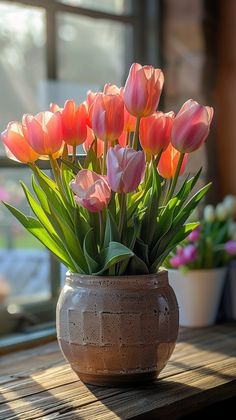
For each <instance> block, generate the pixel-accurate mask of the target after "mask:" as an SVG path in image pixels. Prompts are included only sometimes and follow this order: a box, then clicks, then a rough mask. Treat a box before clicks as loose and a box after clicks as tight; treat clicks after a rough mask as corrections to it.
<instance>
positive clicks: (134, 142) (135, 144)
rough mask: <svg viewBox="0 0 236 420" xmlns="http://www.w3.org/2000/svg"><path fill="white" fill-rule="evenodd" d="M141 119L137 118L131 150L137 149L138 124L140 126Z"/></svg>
mask: <svg viewBox="0 0 236 420" xmlns="http://www.w3.org/2000/svg"><path fill="white" fill-rule="evenodd" d="M140 120H141V117H137V120H136V126H135V133H134V140H133V149H134V150H137V149H138V139H139V124H140Z"/></svg>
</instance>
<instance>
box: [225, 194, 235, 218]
mask: <svg viewBox="0 0 236 420" xmlns="http://www.w3.org/2000/svg"><path fill="white" fill-rule="evenodd" d="M223 204H224V206H225V208H226V209H227V211H228V214H229V216H231V217H235V216H236V197H235V196H234V195H227V196H226V197H225V198H224V200H223Z"/></svg>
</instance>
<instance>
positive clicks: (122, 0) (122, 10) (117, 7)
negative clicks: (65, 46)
mask: <svg viewBox="0 0 236 420" xmlns="http://www.w3.org/2000/svg"><path fill="white" fill-rule="evenodd" d="M59 2H60V3H65V4H70V5H71V6H80V7H85V8H86V9H94V10H99V11H102V12H108V13H114V14H119V15H122V14H130V13H131V0H99V1H98V0H59Z"/></svg>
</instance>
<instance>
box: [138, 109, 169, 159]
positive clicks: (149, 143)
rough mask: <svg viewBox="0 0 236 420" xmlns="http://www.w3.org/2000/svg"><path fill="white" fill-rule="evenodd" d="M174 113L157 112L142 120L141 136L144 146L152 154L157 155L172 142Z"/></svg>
mask: <svg viewBox="0 0 236 420" xmlns="http://www.w3.org/2000/svg"><path fill="white" fill-rule="evenodd" d="M173 119H174V113H173V112H168V113H167V114H163V112H155V113H154V114H152V115H150V116H149V117H146V118H142V119H141V122H140V129H139V137H140V143H141V145H142V148H143V149H144V150H145V152H147V153H149V154H150V155H157V154H158V153H159V152H160V151H161V150H166V149H167V147H168V145H169V144H170V135H171V129H172V124H173Z"/></svg>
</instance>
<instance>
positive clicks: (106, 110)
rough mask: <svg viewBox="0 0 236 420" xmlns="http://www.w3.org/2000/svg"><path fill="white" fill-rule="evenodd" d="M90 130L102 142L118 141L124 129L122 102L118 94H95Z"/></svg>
mask: <svg viewBox="0 0 236 420" xmlns="http://www.w3.org/2000/svg"><path fill="white" fill-rule="evenodd" d="M92 128H93V131H94V133H95V135H96V136H97V137H98V138H99V139H101V140H103V141H114V140H116V139H118V137H119V136H120V135H121V133H122V131H123V128H124V102H123V99H122V97H121V96H120V95H119V94H116V95H111V94H108V95H106V94H104V93H98V94H97V96H96V98H95V101H94V105H93V115H92Z"/></svg>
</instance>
